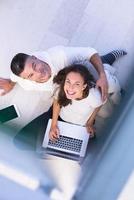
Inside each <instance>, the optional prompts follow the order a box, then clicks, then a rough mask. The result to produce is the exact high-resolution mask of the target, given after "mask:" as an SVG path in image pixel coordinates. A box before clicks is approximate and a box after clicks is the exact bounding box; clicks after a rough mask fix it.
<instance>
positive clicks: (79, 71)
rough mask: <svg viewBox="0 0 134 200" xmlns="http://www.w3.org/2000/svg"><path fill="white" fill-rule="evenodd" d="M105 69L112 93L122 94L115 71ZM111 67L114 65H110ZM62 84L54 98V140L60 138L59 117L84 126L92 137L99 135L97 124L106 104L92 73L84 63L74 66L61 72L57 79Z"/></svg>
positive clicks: (52, 127) (51, 134)
mask: <svg viewBox="0 0 134 200" xmlns="http://www.w3.org/2000/svg"><path fill="white" fill-rule="evenodd" d="M108 66H109V65H107V69H106V70H105V72H106V76H107V80H108V86H109V88H108V91H109V93H110V94H111V93H119V91H120V86H119V82H118V80H117V78H116V77H115V76H114V75H113V74H112V73H111V71H109V70H108ZM109 67H110V66H109ZM53 81H54V83H56V84H57V85H58V87H57V90H56V92H55V95H54V102H53V114H52V123H51V129H50V133H49V136H50V139H51V140H55V139H56V138H58V135H59V134H60V133H59V129H58V126H57V121H58V118H59V117H60V119H61V120H63V121H65V122H69V123H73V124H78V125H81V126H86V128H87V132H88V133H90V137H91V138H92V137H94V136H95V134H94V133H95V129H94V122H95V118H96V115H97V113H98V111H99V110H100V108H101V106H102V105H103V104H105V102H102V98H101V92H100V90H99V89H98V88H96V87H95V80H94V78H93V76H92V75H91V74H90V72H89V70H88V69H87V68H86V67H85V66H83V65H80V64H74V65H71V66H69V67H66V68H64V69H62V70H60V71H59V73H58V74H57V75H56V76H55V78H54V80H53Z"/></svg>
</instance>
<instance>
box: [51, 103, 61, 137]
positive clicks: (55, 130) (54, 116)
mask: <svg viewBox="0 0 134 200" xmlns="http://www.w3.org/2000/svg"><path fill="white" fill-rule="evenodd" d="M59 113H60V105H59V104H58V102H57V100H56V99H54V102H53V114H52V123H51V128H50V132H49V138H50V139H51V140H55V139H57V138H58V137H59V128H58V126H57V121H58V117H59Z"/></svg>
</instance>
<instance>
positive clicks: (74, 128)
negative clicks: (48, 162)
mask: <svg viewBox="0 0 134 200" xmlns="http://www.w3.org/2000/svg"><path fill="white" fill-rule="evenodd" d="M50 126H51V119H49V121H48V125H47V129H46V132H45V136H44V139H43V143H42V147H41V151H40V153H41V157H46V156H47V155H54V156H60V157H63V158H67V159H72V160H77V161H79V160H81V159H82V158H84V156H85V154H86V149H87V145H88V140H89V133H87V131H86V127H83V126H79V125H74V124H71V123H67V122H63V121H58V127H59V130H60V135H59V138H58V139H57V140H56V141H54V142H53V141H51V140H50V139H49V130H50Z"/></svg>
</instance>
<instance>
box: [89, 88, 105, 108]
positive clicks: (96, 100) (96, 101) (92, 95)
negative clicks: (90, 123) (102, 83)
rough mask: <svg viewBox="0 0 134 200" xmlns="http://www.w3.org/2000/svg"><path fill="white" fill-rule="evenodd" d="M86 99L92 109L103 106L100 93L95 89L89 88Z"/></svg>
mask: <svg viewBox="0 0 134 200" xmlns="http://www.w3.org/2000/svg"><path fill="white" fill-rule="evenodd" d="M88 99H89V101H90V104H91V105H92V106H93V107H99V106H101V105H102V104H103V102H102V98H101V92H100V90H99V89H97V88H91V89H90V91H89V95H88Z"/></svg>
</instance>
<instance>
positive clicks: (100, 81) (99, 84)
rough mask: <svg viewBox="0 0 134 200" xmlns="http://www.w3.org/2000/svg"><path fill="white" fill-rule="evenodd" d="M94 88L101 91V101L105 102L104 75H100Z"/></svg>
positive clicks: (106, 92)
mask: <svg viewBox="0 0 134 200" xmlns="http://www.w3.org/2000/svg"><path fill="white" fill-rule="evenodd" d="M96 87H97V88H99V89H100V90H101V95H102V101H105V100H106V99H107V97H108V82H107V78H106V75H105V73H102V74H100V77H99V79H98V80H97V82H96Z"/></svg>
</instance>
